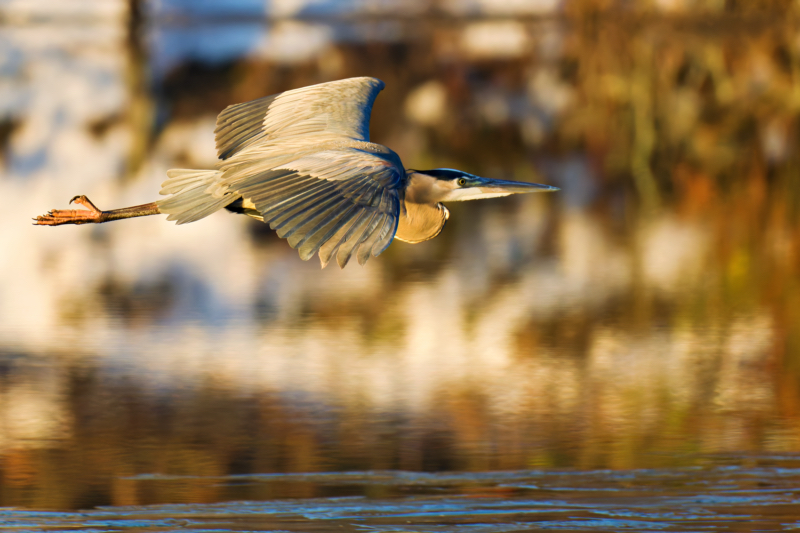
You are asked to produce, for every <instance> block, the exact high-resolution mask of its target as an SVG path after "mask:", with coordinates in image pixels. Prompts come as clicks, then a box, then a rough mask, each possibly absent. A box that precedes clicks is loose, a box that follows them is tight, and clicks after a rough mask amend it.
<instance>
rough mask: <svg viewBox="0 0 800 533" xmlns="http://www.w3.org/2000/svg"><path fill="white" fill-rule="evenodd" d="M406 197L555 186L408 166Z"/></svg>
mask: <svg viewBox="0 0 800 533" xmlns="http://www.w3.org/2000/svg"><path fill="white" fill-rule="evenodd" d="M408 178H409V180H408V188H407V189H406V196H407V198H408V197H409V196H410V200H411V201H416V202H419V203H429V202H463V201H466V200H480V199H484V198H497V197H500V196H508V195H509V194H519V193H525V192H547V191H558V190H559V188H558V187H553V186H551V185H542V184H541V183H528V182H524V181H509V180H495V179H490V178H482V177H480V176H474V175H472V174H468V173H466V172H463V171H461V170H454V169H452V168H434V169H432V170H408Z"/></svg>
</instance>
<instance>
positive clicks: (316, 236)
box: [34, 78, 558, 268]
mask: <svg viewBox="0 0 800 533" xmlns="http://www.w3.org/2000/svg"><path fill="white" fill-rule="evenodd" d="M383 87H384V83H383V82H382V81H380V80H378V79H375V78H349V79H344V80H338V81H332V82H328V83H321V84H319V85H312V86H310V87H303V88H300V89H294V90H291V91H286V92H283V93H279V94H276V95H272V96H266V97H264V98H260V99H258V100H254V101H252V102H246V103H243V104H235V105H231V106H229V107H227V108H226V109H225V110H223V111H222V113H220V114H219V116H218V117H217V127H216V130H215V134H216V148H217V156H218V157H219V162H218V163H217V165H216V168H214V169H209V170H190V169H172V170H169V171H167V180H166V181H165V182H164V183H163V184H162V188H161V194H162V195H165V196H166V198H163V199H160V200H158V201H156V202H152V203H149V204H144V205H137V206H134V207H125V208H122V209H113V210H110V211H102V210H100V209H98V208H97V207H95V205H94V204H93V203H92V202H91V201H90V200H89V199H88V198H87V197H86V196H82V195H81V196H76V197H75V198H73V199H72V200H70V203H73V202H75V203H77V204H80V205H83V206H84V207H86V209H63V210H53V211H49V212H48V213H47V214H46V215H42V216H39V217H36V218H35V219H34V221H35V224H37V225H41V226H59V225H61V224H91V223H93V224H98V223H102V222H109V221H112V220H120V219H123V218H133V217H141V216H149V215H157V214H161V213H164V214H167V215H169V216H168V217H167V220H174V221H176V223H177V224H186V223H188V222H195V221H196V220H200V219H201V218H204V217H207V216H208V215H210V214H211V213H214V212H215V211H219V210H220V209H223V208H224V209H227V210H228V211H232V212H234V213H241V214H243V215H247V216H250V217H253V218H255V219H258V220H260V221H263V222H266V223H268V224H269V226H270V228H272V229H273V230H275V231H276V232H277V233H278V235H279V236H280V237H281V238H284V239H287V240H288V241H289V245H290V246H291V247H292V248H295V249H297V250H298V251H299V253H300V258H301V259H303V260H308V259H310V258H311V257H313V256H314V254H319V258H320V261H321V262H322V266H323V267H325V265H327V264H328V262H329V261H330V260H331V258H332V257H333V256H334V255H335V256H336V261H337V262H338V263H339V266H340V267H342V268H344V266H345V265H346V264H347V262H348V261H349V260H350V258H351V256H353V254H355V255H356V257H357V258H358V262H359V263H360V264H362V265H363V264H364V263H365V262H366V261H367V259H369V257H370V256H377V255H379V254H380V253H381V252H383V251H384V250H386V248H387V247H388V246H389V244H391V242H392V239H399V240H401V241H405V242H410V243H417V242H422V241H427V240H428V239H432V238H434V237H436V236H437V235H438V234H439V233H440V232H441V231H442V228H443V227H444V225H445V223H446V222H447V219H448V217H449V211H448V210H447V208H446V207H445V206H444V205H442V203H441V202H460V201H464V200H477V199H480V198H494V197H498V196H507V195H509V194H515V193H526V192H541V191H557V190H558V188H556V187H551V186H549V185H541V184H538V183H525V182H518V181H506V180H496V179H488V178H481V177H478V176H473V175H472V174H468V173H466V172H462V171H460V170H453V169H448V168H437V169H433V170H410V169H409V170H406V169H405V167H404V166H403V163H402V162H401V161H400V157H398V155H397V154H396V153H394V152H393V151H392V150H390V149H388V148H386V147H385V146H382V145H380V144H375V143H372V142H369V119H370V113H371V111H372V104H373V103H374V102H375V97H376V96H377V95H378V93H379V92H380V91H381V89H383Z"/></svg>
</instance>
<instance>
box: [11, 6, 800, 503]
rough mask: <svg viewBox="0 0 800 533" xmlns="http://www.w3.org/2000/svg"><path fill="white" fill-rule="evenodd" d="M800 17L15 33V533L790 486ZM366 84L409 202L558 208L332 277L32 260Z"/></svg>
mask: <svg viewBox="0 0 800 533" xmlns="http://www.w3.org/2000/svg"><path fill="white" fill-rule="evenodd" d="M799 13H800V3H798V2H796V1H794V0H791V1H790V0H761V1H756V0H750V1H747V2H745V1H738V0H585V1H583V0H411V1H409V0H346V1H334V0H236V1H226V2H213V1H211V0H203V1H199V0H94V1H92V0H58V1H55V0H53V1H50V0H0V196H1V197H2V198H3V206H2V211H0V228H2V230H0V506H29V507H45V508H86V507H91V506H95V505H111V504H113V505H129V504H143V503H157V502H213V501H222V500H230V499H264V498H273V497H285V496H298V497H300V496H309V497H310V496H315V495H320V494H321V493H320V490H321V489H319V487H317V486H315V485H314V484H313V483H301V482H298V483H286V484H282V485H281V486H280V487H279V488H274V487H272V488H271V486H270V485H269V484H260V485H258V486H249V485H241V486H239V485H236V484H216V483H213V482H210V481H202V479H212V477H213V476H227V475H231V474H249V473H280V472H342V471H363V470H385V469H402V470H410V471H426V472H436V471H445V470H450V471H452V470H455V471H465V472H481V471H489V470H521V469H549V468H575V469H596V468H609V469H626V468H638V467H670V466H680V465H692V464H696V463H697V462H698V461H701V460H702V458H703V457H707V456H708V455H709V454H726V453H737V454H738V453H750V454H759V453H778V454H781V453H791V452H800V328H798V324H800V232H799V231H798V222H799V220H798V219H799V218H800V184H798V178H799V177H800V176H798V169H800V166H799V164H800V159H799V155H798V150H797V146H798V113H800V33H799V32H798V28H799V27H800V26H799V25H798V23H797V22H796V21H797V18H796V17H797V15H798V14H799ZM350 76H374V77H377V78H380V79H382V80H383V81H385V82H386V89H385V90H384V91H383V92H382V93H381V95H380V96H379V97H378V99H377V102H376V104H375V108H374V112H373V115H372V117H373V118H372V130H371V131H372V134H371V135H372V140H373V141H375V142H378V143H382V144H385V145H387V146H389V147H391V148H392V149H393V150H395V151H396V152H397V153H398V154H399V155H400V157H401V158H402V159H403V162H404V163H405V165H406V166H407V167H410V168H434V167H453V168H459V169H463V170H465V171H467V172H471V173H474V174H478V175H483V176H487V177H492V178H504V179H516V180H529V181H537V182H542V183H549V184H553V185H556V186H558V187H561V188H562V191H561V192H559V193H556V194H549V195H530V196H523V197H509V198H504V199H497V200H487V201H482V202H473V203H463V204H454V205H451V206H449V207H450V209H451V214H452V216H451V219H450V222H449V223H448V225H447V228H446V229H445V230H444V232H443V233H442V235H440V236H439V237H438V238H437V239H435V240H433V241H429V242H426V243H423V244H418V245H409V244H405V243H401V242H395V243H394V244H393V245H392V246H391V247H390V248H389V249H388V251H387V252H385V253H384V254H383V255H381V256H380V257H379V258H377V259H373V260H371V261H370V262H369V263H368V264H367V265H366V266H365V267H363V268H362V267H360V266H358V265H357V264H354V265H350V266H348V267H347V268H346V269H345V270H339V269H338V268H337V267H336V266H335V265H334V266H329V267H328V268H326V269H324V270H321V269H320V267H319V263H318V261H317V259H316V258H314V259H313V260H312V261H309V262H302V261H300V259H299V258H298V256H297V253H296V252H295V251H294V250H292V249H290V248H289V246H288V245H287V244H286V243H285V241H281V240H280V239H278V238H277V237H276V236H275V235H274V234H273V233H271V232H270V231H269V229H268V228H267V227H266V226H265V225H263V224H261V223H259V222H256V221H254V220H251V219H247V218H246V217H242V216H236V215H232V214H229V213H226V212H221V213H217V214H215V215H213V216H211V217H208V218H207V219H204V220H202V221H200V222H197V223H194V224H189V225H185V226H180V227H176V226H174V225H173V224H171V223H167V222H165V220H164V218H163V217H149V218H144V219H136V220H130V221H125V222H119V223H115V224H104V225H98V226H66V227H60V228H40V227H33V226H31V225H30V224H31V222H30V219H31V217H33V216H36V215H39V214H42V213H44V212H45V211H47V210H48V209H53V208H66V206H67V201H68V200H69V199H70V198H71V197H72V196H74V195H76V194H86V195H88V196H89V197H90V198H91V199H92V200H93V201H94V202H95V203H97V204H98V205H99V206H100V207H101V208H104V209H110V208H116V207H123V206H128V205H134V204H139V203H145V202H150V201H153V200H155V199H157V193H158V190H159V186H160V183H161V182H162V181H163V180H164V179H165V172H166V170H167V169H169V168H174V167H188V168H192V167H197V168H202V167H205V168H208V167H210V166H212V165H213V164H214V161H215V150H214V137H213V130H214V120H215V117H216V115H217V113H219V112H220V111H221V110H222V109H223V108H224V107H226V106H227V105H229V104H232V103H237V102H243V101H247V100H251V99H254V98H258V97H261V96H264V95H267V94H271V93H275V92H279V91H283V90H288V89H292V88H297V87H301V86H305V85H309V84H314V83H319V82H323V81H328V80H334V79H339V78H345V77H350ZM147 475H155V476H159V475H160V476H176V477H173V478H172V479H173V481H171V482H166V481H165V482H161V483H156V482H152V483H150V482H148V481H147V479H148V478H147ZM143 476H144V477H143ZM181 476H201V478H202V479H201V478H197V479H193V480H191V481H187V479H192V478H184V477H181ZM165 479H166V478H165ZM198 479H200V480H198Z"/></svg>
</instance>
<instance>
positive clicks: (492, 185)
mask: <svg viewBox="0 0 800 533" xmlns="http://www.w3.org/2000/svg"><path fill="white" fill-rule="evenodd" d="M481 181H482V183H481V184H479V185H477V186H476V188H477V189H479V190H480V191H481V193H482V194H481V197H482V198H488V197H489V196H483V195H498V196H499V195H502V196H506V195H508V194H517V193H525V192H551V191H560V190H561V189H559V188H558V187H553V186H552V185H544V184H542V183H528V182H525V181H507V180H493V179H489V178H481Z"/></svg>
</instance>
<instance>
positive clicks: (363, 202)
mask: <svg viewBox="0 0 800 533" xmlns="http://www.w3.org/2000/svg"><path fill="white" fill-rule="evenodd" d="M404 179H405V171H404V170H402V169H400V168H398V166H397V165H396V164H393V163H392V162H390V161H387V160H386V159H385V158H382V157H380V156H379V155H376V154H373V153H369V152H365V151H362V150H357V149H351V148H345V149H339V150H323V151H321V152H317V153H314V154H311V155H308V156H302V157H299V158H298V159H296V160H295V161H292V162H290V163H286V164H284V165H282V166H280V167H278V168H274V169H271V170H269V171H268V172H263V173H259V174H257V175H255V176H243V177H242V178H240V179H239V180H238V181H237V180H232V181H231V182H230V183H229V185H228V186H229V187H230V190H232V191H235V193H236V194H239V195H241V196H242V198H244V199H245V201H249V202H251V203H252V205H253V206H255V209H256V210H257V211H258V212H259V213H260V214H261V215H262V217H263V219H264V222H266V223H268V224H269V225H270V227H271V228H272V229H274V230H275V231H277V233H278V235H279V236H280V237H281V238H285V239H288V241H289V244H290V245H291V246H292V247H293V248H296V249H298V250H299V253H300V257H301V258H302V259H308V258H310V257H311V256H313V255H314V254H315V253H319V257H320V261H321V262H322V264H323V266H324V265H325V264H327V263H328V261H330V259H331V258H332V257H333V255H334V254H335V255H336V258H337V262H338V263H339V265H340V266H342V267H343V266H344V265H345V264H347V262H348V261H349V260H350V257H351V256H352V255H353V254H356V256H357V257H358V260H359V262H360V263H361V264H364V262H365V261H367V259H368V258H369V257H370V256H376V255H378V254H379V253H381V252H382V251H383V250H385V249H386V247H387V246H388V245H389V243H390V242H391V239H392V237H394V233H395V231H396V229H397V220H398V217H399V215H400V194H401V189H402V187H403V186H404Z"/></svg>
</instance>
